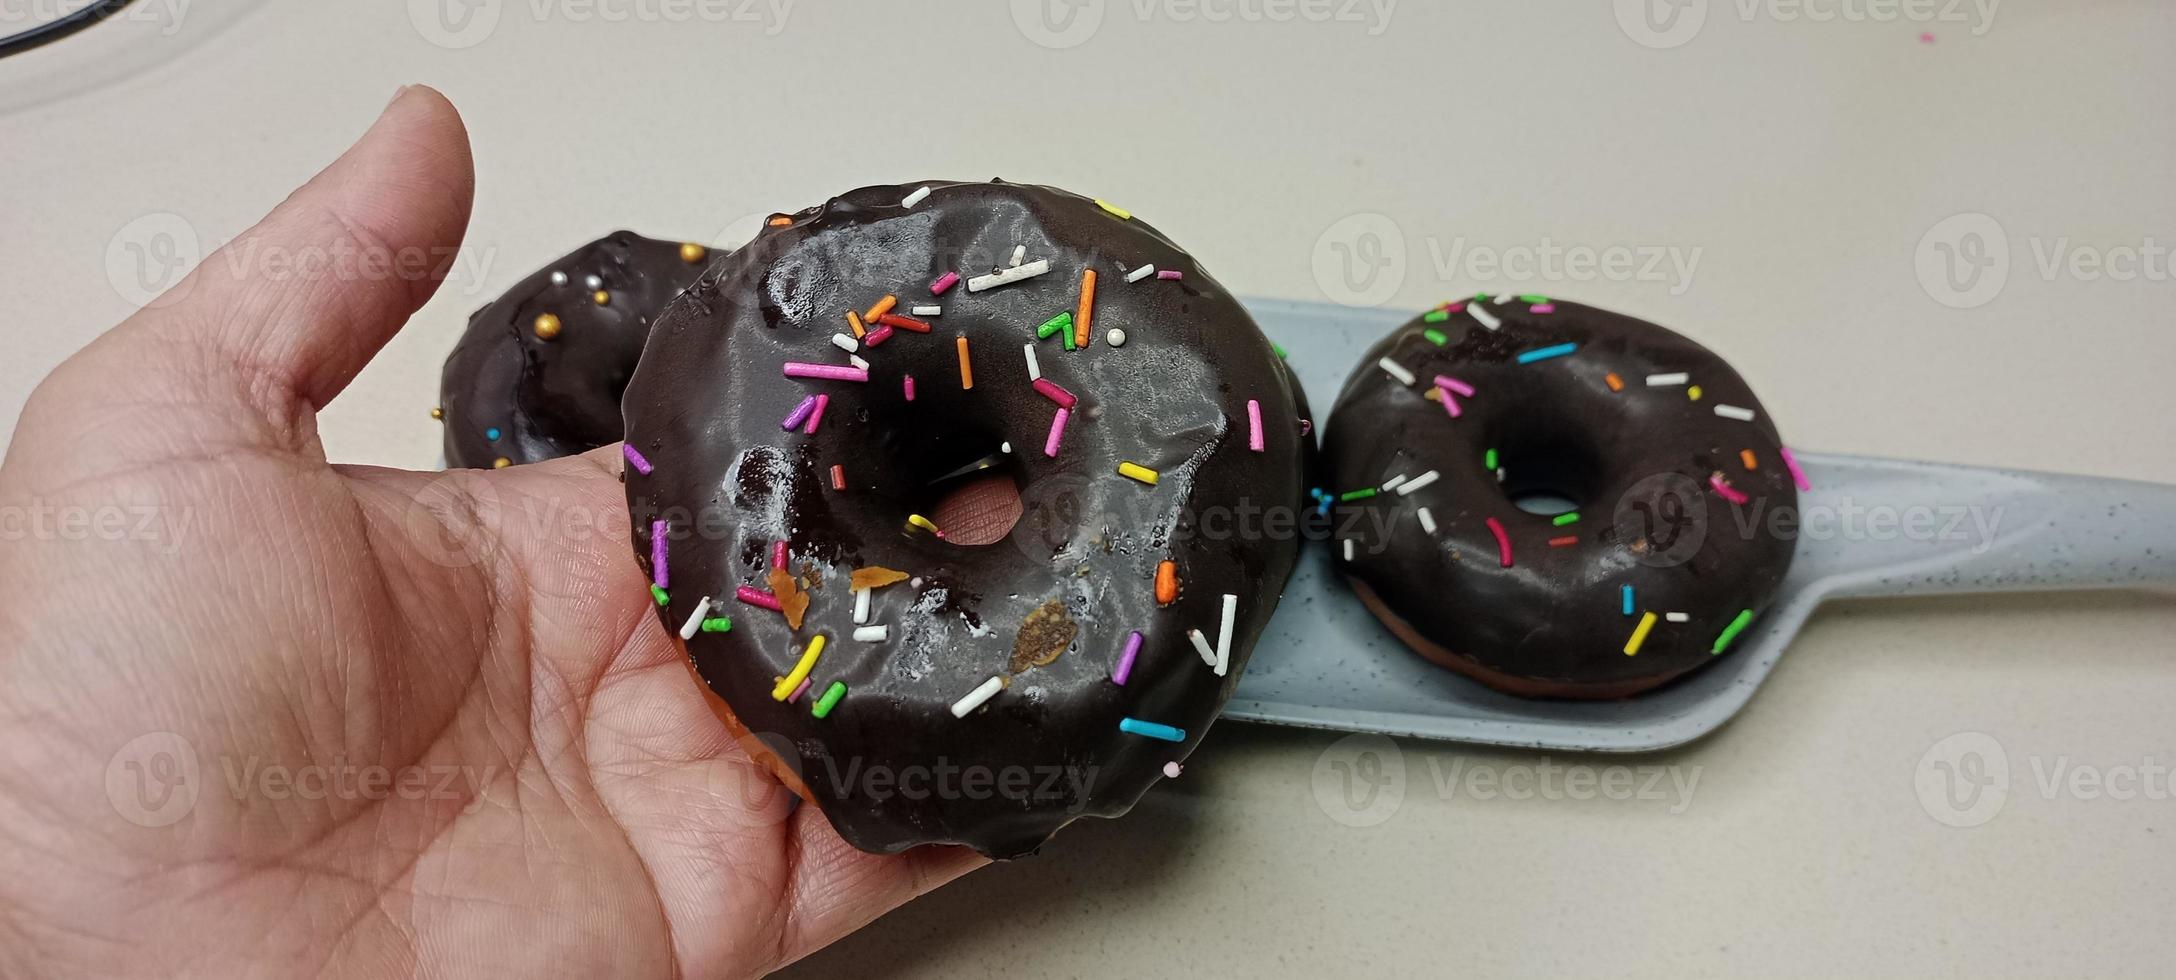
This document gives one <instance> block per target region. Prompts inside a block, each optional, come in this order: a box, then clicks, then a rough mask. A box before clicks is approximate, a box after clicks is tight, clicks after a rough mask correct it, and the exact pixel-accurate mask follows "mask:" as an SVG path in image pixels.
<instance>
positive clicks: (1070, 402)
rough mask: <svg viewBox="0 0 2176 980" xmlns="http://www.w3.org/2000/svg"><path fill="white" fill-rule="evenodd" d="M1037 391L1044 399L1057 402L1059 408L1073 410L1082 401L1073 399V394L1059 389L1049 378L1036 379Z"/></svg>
mask: <svg viewBox="0 0 2176 980" xmlns="http://www.w3.org/2000/svg"><path fill="white" fill-rule="evenodd" d="M1035 390H1036V391H1037V392H1039V393H1041V394H1042V396H1043V397H1044V398H1048V399H1050V400H1051V401H1054V402H1057V403H1058V407H1059V408H1072V407H1073V406H1074V405H1075V404H1078V403H1079V401H1080V399H1077V398H1074V397H1073V393H1072V392H1070V391H1067V390H1065V389H1064V388H1061V387H1059V386H1058V384H1057V383H1056V382H1054V381H1052V380H1050V379H1049V378H1036V379H1035Z"/></svg>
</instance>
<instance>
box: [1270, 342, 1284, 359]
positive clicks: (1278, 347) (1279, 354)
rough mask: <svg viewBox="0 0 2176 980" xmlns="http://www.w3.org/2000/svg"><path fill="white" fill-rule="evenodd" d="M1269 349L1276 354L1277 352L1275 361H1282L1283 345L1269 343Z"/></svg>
mask: <svg viewBox="0 0 2176 980" xmlns="http://www.w3.org/2000/svg"><path fill="white" fill-rule="evenodd" d="M1269 349H1270V350H1273V351H1276V352H1277V359H1278V360H1280V361H1281V360H1284V345H1283V344H1280V343H1277V342H1275V341H1271V342H1270V344H1269Z"/></svg>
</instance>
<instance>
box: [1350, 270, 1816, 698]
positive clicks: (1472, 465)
mask: <svg viewBox="0 0 2176 980" xmlns="http://www.w3.org/2000/svg"><path fill="white" fill-rule="evenodd" d="M1532 305H1533V304H1530V303H1528V302H1523V301H1520V300H1518V299H1515V298H1510V299H1509V301H1508V302H1498V301H1497V299H1496V298H1489V299H1488V300H1486V301H1485V309H1486V311H1487V312H1489V313H1491V314H1493V315H1494V316H1495V317H1497V318H1498V319H1499V320H1500V322H1501V324H1502V327H1501V329H1500V330H1494V331H1492V330H1489V329H1487V328H1485V327H1484V326H1483V325H1482V324H1481V323H1480V322H1479V321H1477V320H1476V319H1475V318H1474V317H1473V316H1472V315H1471V314H1470V313H1468V312H1465V311H1464V310H1463V308H1462V307H1461V309H1460V310H1459V311H1458V312H1455V313H1452V314H1451V315H1450V316H1449V317H1448V319H1446V320H1444V321H1443V322H1440V323H1429V322H1426V321H1425V320H1424V319H1416V320H1414V321H1412V322H1411V323H1408V324H1406V325H1405V326H1403V327H1400V328H1399V329H1398V330H1397V331H1396V332H1395V333H1393V334H1391V335H1390V336H1389V337H1388V338H1385V339H1384V340H1382V341H1381V342H1379V343H1377V344H1376V345H1375V346H1374V347H1373V348H1371V349H1369V351H1368V352H1367V353H1366V354H1365V355H1364V356H1363V358H1362V359H1361V361H1360V365H1359V367H1358V368H1357V369H1356V370H1355V372H1354V373H1353V375H1352V377H1351V379H1350V380H1348V381H1347V382H1346V384H1345V388H1344V391H1343V392H1342V393H1340V395H1339V396H1338V401H1337V405H1336V407H1335V409H1334V411H1333V412H1332V413H1331V417H1330V423H1329V427H1328V431H1327V432H1326V433H1325V434H1324V455H1325V458H1326V461H1327V465H1328V469H1329V473H1330V477H1329V478H1330V479H1331V480H1332V481H1333V485H1332V486H1331V487H1330V489H1331V490H1332V491H1336V492H1344V491H1349V490H1355V489H1359V488H1363V487H1376V488H1380V487H1381V486H1382V485H1383V484H1384V483H1385V482H1386V481H1388V480H1390V479H1391V478H1392V477H1394V476H1397V475H1399V474H1404V475H1406V476H1407V477H1408V478H1411V477H1417V476H1419V475H1421V474H1422V473H1425V472H1427V471H1430V470H1434V471H1436V472H1437V473H1438V474H1439V479H1437V480H1436V481H1435V482H1434V483H1432V484H1430V485H1428V486H1425V487H1422V488H1420V489H1418V490H1416V491H1414V492H1413V493H1412V494H1410V495H1400V494H1399V493H1397V492H1396V491H1394V490H1393V491H1390V492H1381V493H1378V495H1377V496H1375V497H1372V498H1369V499H1365V500H1358V501H1354V502H1351V503H1341V504H1339V505H1338V508H1339V510H1340V512H1341V513H1340V517H1341V520H1340V526H1341V527H1352V528H1356V529H1358V530H1357V531H1356V532H1355V533H1348V534H1345V535H1343V536H1346V537H1357V540H1356V541H1355V545H1354V558H1353V559H1352V560H1350V561H1346V560H1344V556H1343V545H1342V542H1340V543H1339V544H1338V545H1337V547H1338V548H1339V554H1338V559H1339V567H1340V569H1341V570H1342V571H1343V572H1344V573H1345V574H1346V575H1347V576H1349V577H1350V578H1351V579H1353V580H1354V581H1355V582H1356V583H1357V584H1358V585H1359V586H1360V588H1361V591H1362V595H1363V597H1365V598H1368V599H1369V600H1370V606H1371V608H1374V609H1375V610H1376V612H1377V614H1378V615H1379V616H1382V617H1383V618H1384V620H1385V622H1386V623H1388V624H1389V625H1390V626H1391V627H1392V628H1393V630H1394V631H1397V632H1400V634H1401V636H1403V637H1405V638H1406V639H1407V640H1408V642H1409V643H1414V645H1415V646H1416V648H1418V649H1420V650H1422V652H1423V653H1425V654H1428V655H1430V657H1431V659H1437V660H1439V662H1447V664H1448V665H1449V666H1453V667H1457V668H1459V669H1461V670H1462V671H1463V672H1466V673H1468V674H1472V675H1474V676H1476V677H1479V678H1480V679H1482V680H1483V681H1485V682H1488V683H1490V684H1492V685H1494V686H1497V687H1499V688H1503V689H1506V690H1510V691H1512V692H1513V693H1520V694H1528V695H1543V696H1554V697H1618V696H1623V695H1626V694H1630V693H1633V692H1635V691H1638V690H1641V689H1644V688H1647V687H1652V686H1654V685H1656V684H1660V683H1663V682H1665V681H1667V680H1669V679H1670V678H1673V677H1676V676H1678V675H1680V674H1683V673H1685V672H1686V671H1690V670H1693V669H1696V668H1698V667H1700V666H1702V665H1704V664H1707V663H1708V662H1710V661H1711V660H1713V659H1714V656H1715V655H1714V654H1713V652H1712V649H1713V645H1714V643H1715V641H1716V639H1717V637H1718V636H1719V635H1720V634H1721V633H1722V632H1723V630H1724V629H1725V627H1727V626H1728V625H1729V624H1730V623H1731V621H1732V620H1733V619H1735V618H1736V617H1737V616H1738V614H1739V612H1740V611H1741V610H1745V609H1751V610H1753V611H1754V612H1755V614H1756V615H1758V614H1759V613H1760V611H1761V610H1763V609H1764V608H1765V607H1766V605H1767V604H1768V601H1769V599H1770V598H1771V597H1772V596H1773V595H1774V594H1775V590H1776V587H1777V586H1778V585H1779V584H1781V582H1782V580H1783V574H1784V572H1785V571H1786V570H1787V569H1788V568H1789V567H1790V562H1791V555H1792V551H1793V545H1794V541H1793V535H1791V534H1790V533H1788V532H1785V533H1778V532H1777V530H1776V527H1777V526H1776V525H1773V524H1771V521H1772V520H1773V519H1775V518H1776V517H1777V515H1778V514H1787V515H1789V516H1790V518H1791V519H1792V521H1793V523H1792V524H1790V525H1789V527H1790V528H1795V526H1796V525H1795V518H1796V514H1797V503H1798V494H1797V489H1796V487H1795V486H1794V485H1793V481H1792V478H1791V476H1790V473H1789V471H1788V469H1787V468H1786V467H1785V465H1784V462H1783V459H1782V457H1781V456H1780V455H1779V453H1778V450H1779V447H1780V446H1781V443H1780V441H1779V439H1778V436H1777V434H1776V427H1775V423H1774V422H1773V421H1772V420H1770V419H1769V417H1768V414H1767V412H1766V411H1765V410H1763V409H1762V408H1761V405H1760V402H1759V400H1758V399H1756V398H1754V397H1753V392H1752V390H1751V389H1750V388H1749V387H1747V385H1746V383H1745V381H1744V379H1742V378H1740V377H1739V376H1738V373H1737V372H1736V371H1733V370H1731V367H1730V365H1729V364H1727V363H1725V362H1724V361H1723V360H1722V359H1721V358H1720V357H1717V356H1716V355H1715V354H1714V353H1712V352H1710V351H1708V350H1707V349H1706V348H1703V347H1701V346H1700V345H1698V344H1696V343H1693V342H1692V341H1690V340H1687V339H1686V338H1684V337H1681V336H1679V335H1677V334H1675V333H1672V332H1670V331H1669V330H1665V329H1663V328H1662V327H1658V326H1656V325H1654V324H1651V323H1647V322H1645V321H1642V320H1637V319H1634V318H1632V317H1628V316H1622V315H1619V314H1615V313H1610V312H1608V311H1605V310H1599V309H1595V308H1593V307H1588V306H1581V305H1579V304H1576V303H1568V302H1564V301H1562V300H1557V301H1555V302H1554V304H1553V305H1554V309H1555V312H1552V313H1534V312H1531V311H1530V308H1531V306H1532ZM1430 330H1433V331H1436V332H1437V333H1438V334H1439V335H1441V336H1442V337H1443V338H1444V340H1445V343H1444V344H1441V345H1438V344H1437V343H1435V342H1434V341H1433V340H1432V339H1431V338H1429V337H1428V336H1427V335H1426V332H1427V331H1430ZM1562 343H1576V344H1578V345H1579V346H1578V349H1577V350H1576V351H1575V352H1574V353H1572V354H1570V355H1569V356H1564V357H1558V358H1553V359H1549V360H1542V361H1537V362H1534V363H1530V364H1520V363H1518V361H1517V356H1518V355H1519V354H1520V353H1522V352H1527V351H1533V350H1537V349H1541V348H1547V347H1550V346H1553V345H1556V344H1562ZM1385 357H1388V358H1390V359H1391V360H1393V361H1395V362H1397V363H1399V364H1401V365H1403V366H1404V367H1405V368H1406V369H1408V370H1410V371H1411V372H1412V373H1413V374H1414V375H1415V380H1414V381H1413V382H1412V383H1411V384H1405V383H1402V382H1400V381H1399V380H1398V379H1397V378H1395V377H1394V376H1392V374H1391V373H1390V372H1388V371H1386V370H1385V369H1383V368H1382V367H1380V366H1378V364H1379V362H1380V360H1381V359H1382V358H1385ZM1678 372H1683V373H1687V374H1689V375H1690V383H1689V384H1686V385H1676V386H1665V387H1651V386H1649V384H1648V382H1647V379H1648V377H1649V376H1650V375H1656V374H1673V373H1678ZM1612 374H1614V375H1615V376H1616V377H1617V379H1618V381H1619V382H1620V383H1621V384H1622V390H1621V391H1619V390H1613V389H1612V386H1611V384H1610V380H1609V379H1610V376H1611V375H1612ZM1437 375H1448V376H1451V377H1453V378H1455V379H1457V380H1459V381H1463V382H1465V383H1467V384H1469V385H1471V386H1472V387H1473V388H1474V390H1475V393H1474V395H1473V396H1472V397H1470V398H1469V397H1463V396H1456V397H1458V401H1459V405H1460V406H1461V408H1462V411H1463V415H1462V416H1461V417H1459V418H1455V419H1454V418H1451V417H1450V416H1449V414H1448V412H1447V411H1446V409H1445V407H1444V405H1443V404H1442V402H1441V401H1439V400H1433V399H1430V398H1428V397H1426V396H1427V393H1428V390H1429V389H1430V388H1433V387H1435V384H1434V379H1435V377H1436V376H1437ZM1692 385H1697V386H1699V388H1700V397H1699V399H1698V400H1694V399H1693V398H1691V397H1690V391H1691V386H1692ZM1718 405H1727V406H1737V407H1741V408H1747V409H1751V410H1753V411H1754V412H1756V413H1758V414H1757V415H1756V417H1755V419H1754V420H1753V421H1751V422H1744V421H1737V420H1734V419H1729V418H1723V417H1719V416H1718V415H1716V414H1715V407H1716V406H1718ZM1490 449H1495V450H1497V451H1498V454H1499V459H1498V463H1499V468H1501V469H1502V470H1504V479H1503V480H1502V482H1500V483H1499V481H1498V478H1497V475H1496V474H1495V473H1494V472H1492V471H1490V470H1489V469H1488V467H1487V465H1486V456H1487V453H1488V451H1489V450H1490ZM1742 450H1751V451H1752V454H1753V458H1754V462H1755V464H1756V465H1757V466H1758V469H1755V470H1750V471H1749V470H1747V469H1746V467H1745V465H1744V462H1743V461H1742V459H1741V455H1740V453H1741V451H1742ZM1717 473H1720V474H1722V476H1723V479H1724V480H1725V481H1727V484H1728V485H1729V486H1731V487H1733V488H1735V489H1736V490H1738V491H1740V492H1742V493H1744V494H1745V495H1746V496H1747V497H1748V498H1749V500H1748V502H1747V503H1745V504H1743V505H1736V504H1732V503H1730V502H1729V501H1728V500H1726V499H1724V497H1723V496H1721V495H1720V494H1719V493H1718V492H1717V491H1716V490H1714V489H1713V488H1712V487H1711V486H1710V485H1709V479H1710V477H1711V476H1712V475H1714V474H1717ZM1537 491H1545V492H1553V493H1554V494H1556V495H1559V496H1561V497H1563V498H1565V499H1567V500H1569V501H1571V502H1573V503H1575V504H1576V505H1577V507H1578V513H1579V515H1580V518H1579V520H1578V521H1577V522H1576V523H1571V524H1567V525H1563V526H1559V525H1557V524H1555V523H1554V522H1553V521H1552V519H1551V518H1550V517H1545V516H1540V515H1537V514H1531V513H1527V512H1525V511H1523V510H1521V509H1519V508H1518V507H1517V506H1515V505H1514V504H1513V499H1514V497H1519V496H1525V495H1528V494H1531V493H1534V492H1537ZM1420 507H1427V508H1429V512H1430V514H1431V515H1432V516H1433V517H1434V519H1435V523H1436V533H1435V534H1433V535H1431V534H1428V533H1427V532H1426V531H1424V530H1423V529H1422V528H1421V526H1420V524H1419V521H1418V517H1417V513H1416V511H1417V509H1418V508H1420ZM1362 511H1366V512H1372V513H1361V512H1362ZM1492 517H1493V518H1495V519H1497V520H1498V521H1499V522H1500V523H1501V524H1502V526H1503V527H1504V529H1505V532H1506V536H1507V537H1508V538H1509V540H1510V542H1511V547H1512V566H1511V567H1510V568H1505V567H1503V566H1502V562H1501V559H1500V555H1499V547H1498V543H1497V540H1496V537H1495V535H1494V534H1493V533H1492V531H1491V530H1490V529H1489V527H1488V526H1487V520H1488V519H1489V518H1492ZM1346 518H1355V519H1357V518H1371V519H1370V520H1349V521H1348V520H1346ZM1372 518H1384V519H1387V523H1386V524H1383V525H1380V526H1383V527H1387V529H1388V534H1387V540H1386V539H1385V537H1386V536H1385V535H1383V534H1381V533H1377V532H1374V531H1372V529H1373V528H1376V527H1377V526H1378V525H1377V524H1376V523H1375V521H1374V520H1372ZM1565 537H1575V538H1576V539H1577V540H1576V542H1575V543H1572V544H1570V545H1568V546H1562V547H1558V546H1552V545H1551V544H1550V542H1551V541H1552V540H1553V539H1561V538H1565ZM1625 585H1631V586H1632V587H1633V596H1634V604H1633V614H1632V615H1630V616H1627V615H1626V614H1625V613H1624V607H1623V595H1622V591H1621V589H1622V587H1623V586H1625ZM1647 611H1652V612H1654V613H1656V616H1657V622H1656V623H1655V624H1654V626H1653V628H1652V629H1651V631H1650V632H1649V634H1648V635H1647V637H1646V638H1645V641H1644V643H1643V644H1642V645H1641V646H1640V648H1639V652H1638V653H1637V654H1636V655H1631V656H1628V655H1626V654H1625V652H1624V649H1625V646H1626V644H1627V642H1628V641H1629V640H1630V638H1631V636H1632V634H1633V632H1634V630H1635V628H1636V627H1637V626H1638V624H1639V621H1640V614H1641V613H1644V612H1647ZM1668 612H1684V613H1687V614H1689V616H1690V620H1689V621H1688V622H1684V623H1672V622H1668V621H1666V620H1665V619H1664V618H1663V615H1664V614H1665V613H1668ZM1386 613H1387V615H1386ZM1416 635H1417V639H1419V640H1420V641H1422V642H1415V639H1416Z"/></svg>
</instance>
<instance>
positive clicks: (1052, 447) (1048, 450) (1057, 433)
mask: <svg viewBox="0 0 2176 980" xmlns="http://www.w3.org/2000/svg"><path fill="white" fill-rule="evenodd" d="M1072 416H1073V413H1072V412H1071V411H1069V410H1067V409H1063V408H1061V409H1058V416H1057V417H1056V418H1054V419H1051V420H1050V438H1049V439H1047V440H1044V442H1043V455H1045V456H1056V455H1058V444H1059V443H1061V442H1064V441H1065V420H1066V419H1069V418H1071V417H1072Z"/></svg>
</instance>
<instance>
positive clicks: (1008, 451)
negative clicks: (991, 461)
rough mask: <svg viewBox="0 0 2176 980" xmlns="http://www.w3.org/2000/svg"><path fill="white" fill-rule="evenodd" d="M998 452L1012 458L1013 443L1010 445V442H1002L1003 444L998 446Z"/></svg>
mask: <svg viewBox="0 0 2176 980" xmlns="http://www.w3.org/2000/svg"><path fill="white" fill-rule="evenodd" d="M997 451H998V452H1001V453H1004V454H1005V455H1007V456H1010V455H1012V443H1009V442H1001V443H998V445H997Z"/></svg>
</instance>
